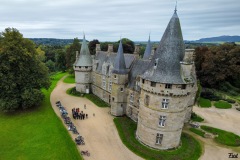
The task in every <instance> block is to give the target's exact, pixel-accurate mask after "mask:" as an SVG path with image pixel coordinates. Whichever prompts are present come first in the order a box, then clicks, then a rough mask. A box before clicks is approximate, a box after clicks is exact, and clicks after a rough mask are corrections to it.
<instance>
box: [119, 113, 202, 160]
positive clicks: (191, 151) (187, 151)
mask: <svg viewBox="0 0 240 160" xmlns="http://www.w3.org/2000/svg"><path fill="white" fill-rule="evenodd" d="M114 123H115V125H116V127H117V130H118V134H119V136H120V138H121V140H122V142H123V143H124V144H125V146H127V147H128V148H129V149H130V150H131V151H132V152H134V153H135V154H137V155H139V156H140V157H142V158H144V159H151V160H159V159H164V160H197V159H199V157H200V156H201V153H202V148H201V145H200V143H199V142H198V141H197V140H195V139H194V138H193V137H192V136H190V135H188V134H186V133H183V134H182V137H181V141H182V146H181V147H179V148H178V149H176V150H169V151H166V150H165V151H159V150H153V149H150V148H148V147H146V146H144V145H142V144H141V143H140V142H139V141H138V140H137V139H136V138H135V131H136V129H137V124H136V123H135V122H133V121H132V120H131V119H129V118H127V117H121V118H114Z"/></svg>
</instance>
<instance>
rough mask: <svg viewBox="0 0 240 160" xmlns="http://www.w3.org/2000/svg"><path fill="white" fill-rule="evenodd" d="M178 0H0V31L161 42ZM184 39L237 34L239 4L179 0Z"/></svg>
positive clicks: (236, 0)
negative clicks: (14, 30) (11, 29)
mask: <svg viewBox="0 0 240 160" xmlns="http://www.w3.org/2000/svg"><path fill="white" fill-rule="evenodd" d="M175 5H176V0H0V31H1V32H2V31H4V29H5V28H7V27H13V28H16V29H18V30H19V31H20V32H21V33H22V34H23V36H24V37H26V38H64V39H65V38H66V39H72V38H75V37H78V38H80V39H81V38H82V37H83V32H84V33H85V34H86V39H87V40H93V39H98V40H99V41H117V40H119V39H120V37H124V38H125V37H126V38H129V39H131V40H133V41H146V40H147V39H148V35H149V33H151V40H152V41H159V40H160V39H161V37H162V35H163V33H164V31H165V29H166V27H167V24H168V22H169V20H170V18H171V17H172V15H173V13H174V8H175ZM177 13H178V16H179V18H180V22H181V27H182V32H183V38H184V40H197V39H200V38H205V37H215V36H221V35H240V0H178V2H177Z"/></svg>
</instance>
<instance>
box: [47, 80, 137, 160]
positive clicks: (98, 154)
mask: <svg viewBox="0 0 240 160" xmlns="http://www.w3.org/2000/svg"><path fill="white" fill-rule="evenodd" d="M73 86H74V84H66V83H63V78H62V79H61V80H60V81H59V82H58V84H57V86H56V88H55V89H54V90H53V92H52V93H51V104H52V106H53V109H54V111H55V112H56V114H57V115H58V116H59V117H60V113H59V110H58V108H57V107H56V105H55V102H56V101H58V100H60V101H61V103H62V105H63V106H64V107H65V108H66V109H67V111H68V113H71V109H72V108H80V111H81V110H83V112H84V113H87V114H88V119H85V120H74V119H72V117H71V119H72V121H73V123H74V124H75V126H76V127H77V130H78V131H79V133H80V134H81V135H82V136H83V137H84V141H85V145H83V146H82V145H80V146H78V149H79V151H80V150H88V151H89V152H90V154H91V155H90V157H86V156H83V157H84V159H86V160H88V159H89V160H140V159H142V158H140V157H138V156H137V155H135V154H134V153H132V152H131V151H130V150H129V149H128V148H127V147H125V145H124V144H123V143H122V141H121V139H120V138H119V135H118V132H117V129H116V127H115V124H114V122H113V118H114V117H113V116H111V115H110V114H109V111H110V108H99V107H97V106H95V104H93V103H92V102H91V101H89V100H88V99H85V98H80V97H74V96H70V95H67V94H66V90H67V89H69V88H71V87H73ZM84 104H86V106H87V107H86V109H84ZM93 113H95V116H93ZM70 134H71V136H72V138H75V137H76V135H74V134H72V133H70Z"/></svg>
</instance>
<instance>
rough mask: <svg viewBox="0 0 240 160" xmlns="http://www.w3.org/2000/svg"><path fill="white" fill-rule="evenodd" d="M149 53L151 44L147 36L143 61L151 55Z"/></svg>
mask: <svg viewBox="0 0 240 160" xmlns="http://www.w3.org/2000/svg"><path fill="white" fill-rule="evenodd" d="M151 52H152V44H151V42H150V35H149V38H148V43H147V46H146V49H145V52H144V55H143V59H145V60H146V59H149V57H150V55H151Z"/></svg>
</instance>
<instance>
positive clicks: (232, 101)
mask: <svg viewBox="0 0 240 160" xmlns="http://www.w3.org/2000/svg"><path fill="white" fill-rule="evenodd" d="M224 100H225V101H227V102H228V103H232V104H234V103H236V101H234V100H232V99H224Z"/></svg>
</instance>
